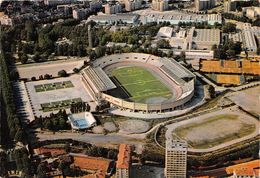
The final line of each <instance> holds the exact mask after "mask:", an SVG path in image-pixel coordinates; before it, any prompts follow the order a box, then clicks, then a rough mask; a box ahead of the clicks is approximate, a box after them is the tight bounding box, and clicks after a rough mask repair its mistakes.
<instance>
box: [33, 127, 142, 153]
mask: <svg viewBox="0 0 260 178" xmlns="http://www.w3.org/2000/svg"><path fill="white" fill-rule="evenodd" d="M37 137H38V139H39V141H44V140H57V139H73V140H77V141H82V142H86V143H92V144H95V145H104V144H106V145H118V144H120V143H126V144H131V145H134V146H135V148H136V151H137V152H138V153H141V151H142V149H143V147H144V145H145V140H143V139H142V138H138V137H132V136H128V135H123V134H117V133H113V134H107V135H102V134H89V133H75V132H74V133H72V132H71V133H68V132H66V133H60V132H59V133H56V134H53V133H52V132H38V133H37Z"/></svg>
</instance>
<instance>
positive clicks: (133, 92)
mask: <svg viewBox="0 0 260 178" xmlns="http://www.w3.org/2000/svg"><path fill="white" fill-rule="evenodd" d="M112 80H113V81H114V82H115V83H116V85H117V86H118V87H119V88H120V89H121V90H122V91H123V93H124V94H123V95H124V97H122V95H121V96H117V97H120V98H127V99H128V100H130V101H134V102H138V103H155V102H158V101H165V100H168V99H170V98H171V97H172V93H171V91H170V90H169V89H168V88H167V87H166V85H164V84H163V83H162V82H161V81H160V80H158V79H157V78H156V77H155V76H153V75H152V74H151V73H150V72H149V71H147V70H146V69H144V68H142V67H136V66H125V67H120V68H116V69H114V70H113V71H112ZM122 91H121V92H118V93H122Z"/></svg>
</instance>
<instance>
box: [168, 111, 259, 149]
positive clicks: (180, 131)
mask: <svg viewBox="0 0 260 178" xmlns="http://www.w3.org/2000/svg"><path fill="white" fill-rule="evenodd" d="M258 127H259V122H258V121H257V120H256V119H255V118H253V117H251V116H249V115H247V114H245V113H243V112H241V111H239V110H237V109H236V110H234V111H232V110H223V111H221V112H218V113H216V112H214V113H209V114H206V115H202V116H199V117H196V118H192V119H190V120H186V121H183V122H180V123H178V124H176V125H174V127H173V128H171V129H172V134H173V138H181V139H184V140H186V141H187V142H188V145H189V147H190V148H193V149H208V148H213V147H216V146H219V145H221V144H224V145H223V146H227V145H225V144H226V143H231V142H234V143H235V142H236V141H238V140H241V139H242V140H243V139H246V138H247V137H248V138H250V137H253V136H255V135H257V130H258V129H259V128H258Z"/></svg>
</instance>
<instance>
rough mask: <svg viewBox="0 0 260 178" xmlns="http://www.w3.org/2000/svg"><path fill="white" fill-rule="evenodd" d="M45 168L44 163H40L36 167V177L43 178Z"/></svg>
mask: <svg viewBox="0 0 260 178" xmlns="http://www.w3.org/2000/svg"><path fill="white" fill-rule="evenodd" d="M46 172H47V168H46V165H45V163H41V164H39V165H38V167H37V178H45V177H46Z"/></svg>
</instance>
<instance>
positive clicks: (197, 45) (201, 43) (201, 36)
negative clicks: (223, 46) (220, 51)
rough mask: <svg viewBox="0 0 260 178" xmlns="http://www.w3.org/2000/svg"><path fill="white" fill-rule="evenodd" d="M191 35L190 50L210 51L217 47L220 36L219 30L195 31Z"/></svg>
mask: <svg viewBox="0 0 260 178" xmlns="http://www.w3.org/2000/svg"><path fill="white" fill-rule="evenodd" d="M192 28H194V27H192ZM190 32H191V33H192V46H191V48H192V49H207V50H210V49H211V48H212V46H213V45H219V44H220V40H221V36H220V30H219V29H195V28H194V31H193V30H190Z"/></svg>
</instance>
